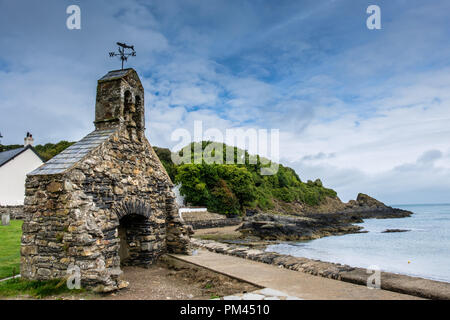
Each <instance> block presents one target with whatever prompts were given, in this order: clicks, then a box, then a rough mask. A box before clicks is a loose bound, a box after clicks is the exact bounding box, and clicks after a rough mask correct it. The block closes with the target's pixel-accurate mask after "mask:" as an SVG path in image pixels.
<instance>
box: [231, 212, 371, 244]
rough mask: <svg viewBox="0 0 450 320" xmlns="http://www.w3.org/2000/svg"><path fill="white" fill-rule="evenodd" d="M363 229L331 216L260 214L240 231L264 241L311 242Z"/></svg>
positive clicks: (248, 219)
mask: <svg viewBox="0 0 450 320" xmlns="http://www.w3.org/2000/svg"><path fill="white" fill-rule="evenodd" d="M361 229H362V227H360V226H355V225H352V224H349V223H345V222H341V221H339V219H336V217H334V216H331V215H325V214H322V215H320V216H317V217H314V218H313V217H295V216H279V215H274V214H258V215H255V216H253V217H251V218H247V220H246V221H244V223H243V224H242V226H241V227H240V228H239V230H240V231H241V232H242V233H244V234H247V235H253V236H258V237H260V238H261V239H264V240H286V241H295V240H311V239H318V238H321V237H325V236H329V235H337V234H347V233H358V232H360V230H361Z"/></svg>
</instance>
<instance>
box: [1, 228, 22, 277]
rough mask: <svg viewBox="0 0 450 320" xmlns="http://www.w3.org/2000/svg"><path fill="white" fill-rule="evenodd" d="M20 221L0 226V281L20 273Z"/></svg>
mask: <svg viewBox="0 0 450 320" xmlns="http://www.w3.org/2000/svg"><path fill="white" fill-rule="evenodd" d="M22 223H23V222H22V221H20V220H11V225H9V226H1V225H0V279H2V278H7V277H10V276H12V274H13V269H14V268H15V273H16V274H19V273H20V238H21V237H22Z"/></svg>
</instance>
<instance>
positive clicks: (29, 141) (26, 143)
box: [23, 132, 34, 147]
mask: <svg viewBox="0 0 450 320" xmlns="http://www.w3.org/2000/svg"><path fill="white" fill-rule="evenodd" d="M33 142H34V139H33V135H32V134H31V133H29V132H27V136H26V137H25V139H23V146H24V147H27V146H32V145H33Z"/></svg>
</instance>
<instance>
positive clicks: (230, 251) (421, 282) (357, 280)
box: [191, 238, 450, 300]
mask: <svg viewBox="0 0 450 320" xmlns="http://www.w3.org/2000/svg"><path fill="white" fill-rule="evenodd" d="M191 242H192V244H193V245H194V246H195V247H199V248H204V249H207V250H209V251H212V252H216V253H221V254H226V255H232V256H236V257H240V258H244V259H250V260H254V261H258V262H263V263H266V264H272V265H278V266H279V267H283V268H286V269H290V270H294V271H299V272H304V273H308V274H312V275H316V276H321V277H325V278H330V279H335V280H340V281H344V282H349V283H354V284H358V285H364V286H366V285H367V280H368V277H369V276H370V275H371V274H370V273H367V270H366V269H364V268H359V267H352V266H348V265H343V264H340V263H333V262H324V261H319V260H313V259H308V258H302V257H294V256H290V255H284V254H280V253H276V252H266V251H263V250H259V249H254V248H251V247H247V246H240V245H230V244H226V243H221V242H217V241H213V240H199V239H195V238H193V239H191ZM380 275H381V289H384V290H389V291H393V292H398V293H404V294H409V295H413V296H417V297H421V298H427V299H438V300H450V283H449V282H444V281H436V280H431V279H425V278H419V277H414V276H409V275H405V274H397V273H391V272H384V271H381V273H380Z"/></svg>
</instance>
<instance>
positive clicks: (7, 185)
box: [0, 133, 44, 206]
mask: <svg viewBox="0 0 450 320" xmlns="http://www.w3.org/2000/svg"><path fill="white" fill-rule="evenodd" d="M33 141H34V140H33V137H32V136H31V134H29V133H27V136H26V138H25V141H24V146H23V148H18V149H13V150H8V151H3V152H0V206H15V205H23V199H24V197H25V179H26V176H27V173H30V172H31V171H33V170H34V169H36V168H37V167H39V166H40V165H42V164H43V163H44V161H43V160H42V159H41V157H40V156H39V154H38V153H37V152H36V150H34V148H33Z"/></svg>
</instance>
